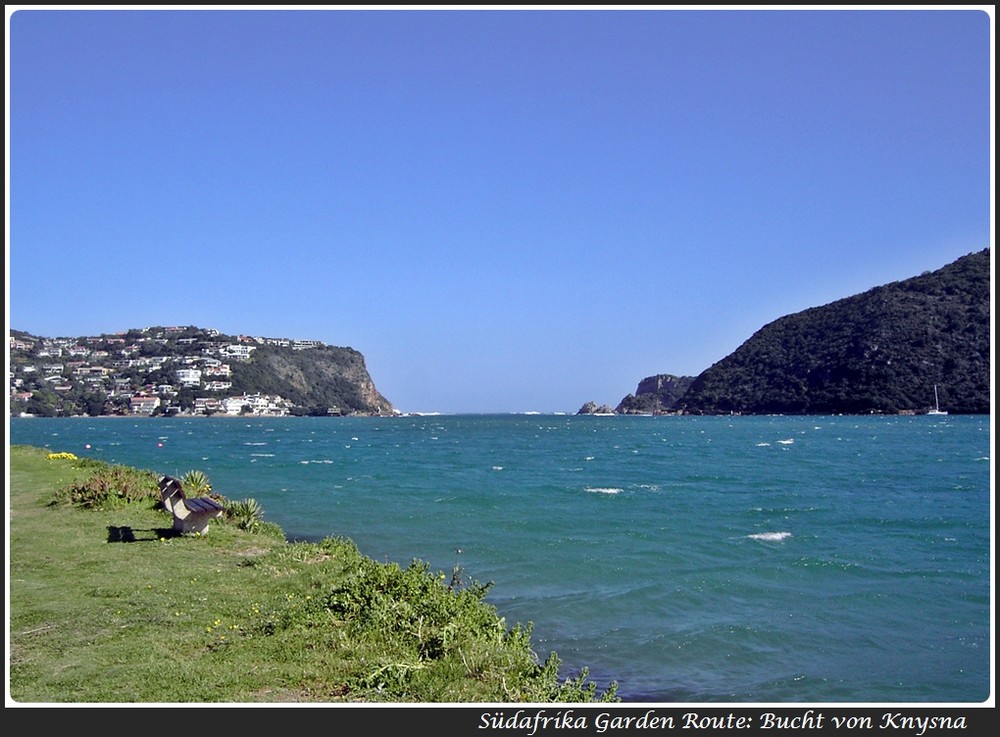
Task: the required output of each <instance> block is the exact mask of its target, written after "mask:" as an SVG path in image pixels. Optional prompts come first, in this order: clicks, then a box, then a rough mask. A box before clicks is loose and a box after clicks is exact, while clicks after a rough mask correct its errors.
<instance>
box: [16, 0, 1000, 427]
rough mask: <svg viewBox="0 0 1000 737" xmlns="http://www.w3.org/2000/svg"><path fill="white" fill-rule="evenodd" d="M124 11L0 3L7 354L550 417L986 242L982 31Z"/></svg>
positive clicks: (659, 13)
mask: <svg viewBox="0 0 1000 737" xmlns="http://www.w3.org/2000/svg"><path fill="white" fill-rule="evenodd" d="M138 7H140V8H143V7H145V9H144V10H129V11H124V10H118V11H116V10H93V9H85V10H79V11H71V10H48V9H32V8H24V9H21V10H17V9H16V6H15V12H13V13H12V12H11V8H10V7H8V8H7V49H8V55H9V56H8V68H7V73H8V79H7V82H8V100H7V118H8V124H7V145H8V190H7V191H8V203H7V204H8V228H7V253H8V269H7V274H8V284H7V298H8V304H7V315H8V318H7V319H8V327H10V328H15V329H19V330H25V331H28V332H30V333H33V334H36V335H43V336H49V337H55V336H78V335H93V334H100V333H113V332H119V331H123V330H127V329H129V328H135V327H145V326H150V325H197V326H200V327H209V328H216V329H218V330H220V331H222V332H224V333H230V334H248V335H259V336H269V337H277V336H284V337H289V338H303V339H316V340H321V341H323V342H325V343H329V344H332V345H339V346H351V347H353V348H356V349H357V350H359V351H361V352H362V353H363V354H364V355H365V358H366V361H367V365H368V370H369V372H370V373H371V375H372V378H373V379H374V381H375V384H376V386H377V387H378V389H379V390H380V391H381V392H382V393H383V394H384V395H385V396H386V397H387V398H388V399H389V400H390V401H391V402H392V403H393V404H394V405H395V406H396V407H397V408H398V409H400V410H402V411H410V412H430V411H439V412H447V413H451V412H508V411H510V412H520V411H542V412H569V413H573V412H576V410H578V409H579V408H580V406H581V405H582V404H583V403H584V402H586V401H588V400H593V401H596V402H598V403H608V404H611V405H615V404H617V403H618V401H619V400H621V399H622V397H624V396H625V395H626V394H628V393H629V392H634V391H635V389H636V385H637V384H638V382H639V381H640V380H641V379H642V378H644V377H646V376H650V375H652V374H656V373H672V374H679V375H692V376H693V375H696V374H698V373H700V372H701V371H703V370H704V369H706V368H708V367H709V366H711V365H712V364H713V363H715V362H716V361H719V360H720V359H722V358H724V357H725V356H726V355H728V354H729V353H731V352H732V351H734V350H735V349H736V348H738V347H739V345H740V344H741V343H743V342H744V341H745V340H747V339H748V338H749V337H750V336H751V335H752V334H753V333H754V332H755V331H756V330H758V329H759V328H760V327H762V326H763V325H765V324H766V323H768V322H771V321H772V320H775V319H777V318H779V317H781V316H783V315H786V314H790V313H793V312H797V311H800V310H803V309H806V308H808V307H814V306H818V305H822V304H826V303H829V302H832V301H834V300H836V299H839V298H841V297H846V296H850V295H852V294H857V293H859V292H862V291H865V290H867V289H869V288H871V287H874V286H877V285H879V284H884V283H887V282H890V281H896V280H899V279H905V278H908V277H910V276H915V275H917V274H920V273H921V272H923V271H926V270H932V269H936V268H940V267H941V266H944V265H945V264H947V263H950V262H952V261H954V260H955V259H957V258H959V257H960V256H963V255H965V254H968V253H971V252H974V251H979V250H981V249H983V248H985V247H987V246H991V245H992V242H991V234H992V232H993V220H992V197H991V188H992V182H993V169H992V162H993V149H992V141H991V125H992V115H993V105H992V92H993V87H992V83H991V79H990V71H991V68H992V53H993V45H992V42H991V28H992V22H993V21H992V16H991V15H990V13H992V7H993V6H970V7H968V9H964V10H937V9H916V8H911V9H905V10H889V11H876V10H832V9H820V8H822V6H817V8H806V9H795V10H789V11H775V10H763V9H750V10H743V11H739V10H711V9H702V10H697V11H694V10H672V9H656V8H655V7H653V6H648V7H644V6H638V8H637V9H631V10H603V9H601V10H599V9H595V8H587V7H585V6H584V7H581V8H579V9H565V10H539V9H531V8H529V7H525V8H522V9H519V10H489V9H478V8H474V7H473V8H470V9H468V10H431V9H417V10H408V11H407V10H381V9H377V8H376V7H374V6H373V7H371V8H369V9H367V10H355V11H348V10H336V9H320V8H311V9H305V8H303V9H301V10H284V9H281V10H263V9H261V8H253V7H252V6H251V8H247V9H241V10H198V9H192V10H166V9H156V7H155V6H138ZM977 8H978V9H977ZM986 11H988V12H986Z"/></svg>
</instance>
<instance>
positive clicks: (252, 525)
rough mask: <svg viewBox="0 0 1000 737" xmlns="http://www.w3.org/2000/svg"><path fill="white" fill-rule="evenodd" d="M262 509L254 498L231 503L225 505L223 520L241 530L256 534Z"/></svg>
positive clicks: (262, 512) (260, 520) (262, 515)
mask: <svg viewBox="0 0 1000 737" xmlns="http://www.w3.org/2000/svg"><path fill="white" fill-rule="evenodd" d="M263 517H264V508H263V507H261V506H260V502H258V501H257V500H256V499H254V498H252V497H251V498H249V499H239V500H237V501H231V502H229V503H228V504H227V505H226V512H225V518H226V520H227V521H228V522H231V523H232V524H234V525H236V526H237V527H238V528H240V529H241V530H247V531H248V532H256V531H257V529H258V528H259V527H260V526H261V522H262V519H263Z"/></svg>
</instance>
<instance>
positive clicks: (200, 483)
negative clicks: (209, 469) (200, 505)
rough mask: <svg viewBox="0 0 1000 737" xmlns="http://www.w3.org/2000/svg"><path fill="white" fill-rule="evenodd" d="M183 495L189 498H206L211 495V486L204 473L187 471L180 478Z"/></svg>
mask: <svg viewBox="0 0 1000 737" xmlns="http://www.w3.org/2000/svg"><path fill="white" fill-rule="evenodd" d="M181 484H182V485H183V487H184V494H185V495H186V496H189V497H194V496H206V495H208V494H210V493H212V485H211V484H210V483H209V482H208V476H206V475H205V472H204V471H197V470H195V471H188V472H187V473H186V474H184V475H183V476H182V477H181Z"/></svg>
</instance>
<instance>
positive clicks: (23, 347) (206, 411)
mask: <svg viewBox="0 0 1000 737" xmlns="http://www.w3.org/2000/svg"><path fill="white" fill-rule="evenodd" d="M259 346H281V347H287V348H292V349H296V350H305V349H308V348H313V347H321V346H323V343H321V342H319V341H298V340H291V339H285V338H250V337H247V336H239V337H237V338H231V337H227V336H224V335H221V334H220V333H219V332H218V331H217V330H212V329H203V328H193V327H165V328H160V327H155V328H144V329H141V330H130V331H128V332H126V333H121V334H115V335H102V336H91V337H83V338H42V337H37V336H33V335H29V334H26V333H22V332H18V331H11V333H10V336H9V345H8V357H9V368H10V371H9V396H10V412H11V414H12V415H17V414H29V415H32V414H37V415H42V416H65V415H74V414H85V415H98V414H128V415H137V416H153V415H192V416H194V415H211V414H227V415H257V416H268V417H274V416H283V415H287V414H290V413H292V411H293V410H294V409H295V408H294V406H293V405H292V403H291V402H288V401H287V400H284V399H283V398H282V397H280V396H276V395H268V394H263V393H246V392H242V391H241V392H239V393H238V394H237V393H232V392H233V386H234V384H233V380H232V378H233V373H234V372H233V365H234V364H239V363H242V362H247V361H249V360H250V358H251V356H252V355H253V351H255V350H257V348H258V347H259Z"/></svg>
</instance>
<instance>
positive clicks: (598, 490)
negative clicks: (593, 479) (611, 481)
mask: <svg viewBox="0 0 1000 737" xmlns="http://www.w3.org/2000/svg"><path fill="white" fill-rule="evenodd" d="M584 491H589V492H590V493H591V494H621V493H622V490H621V489H619V488H617V487H614V486H587V487H585V488H584Z"/></svg>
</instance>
